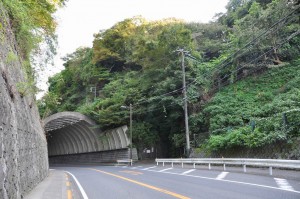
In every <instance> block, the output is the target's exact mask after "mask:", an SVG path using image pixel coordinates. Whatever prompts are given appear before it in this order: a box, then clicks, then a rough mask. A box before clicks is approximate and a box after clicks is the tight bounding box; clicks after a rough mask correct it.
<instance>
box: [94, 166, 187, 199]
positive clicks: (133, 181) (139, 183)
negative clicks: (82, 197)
mask: <svg viewBox="0 0 300 199" xmlns="http://www.w3.org/2000/svg"><path fill="white" fill-rule="evenodd" d="M90 170H94V171H97V172H100V173H103V174H107V175H110V176H114V177H116V178H120V179H122V180H126V181H128V182H132V183H134V184H137V185H140V186H143V187H147V188H149V189H153V190H155V191H158V192H162V193H165V194H168V195H171V196H173V197H175V198H180V199H190V198H189V197H186V196H183V195H180V194H178V193H174V192H171V191H168V190H165V189H161V188H158V187H155V186H152V185H149V184H145V183H142V182H139V181H136V180H132V179H130V178H125V177H123V176H119V175H116V174H113V173H109V172H105V171H101V170H98V169H92V168H91V169H90Z"/></svg>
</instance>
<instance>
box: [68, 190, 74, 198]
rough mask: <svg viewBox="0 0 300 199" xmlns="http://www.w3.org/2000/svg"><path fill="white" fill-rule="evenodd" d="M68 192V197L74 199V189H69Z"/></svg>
mask: <svg viewBox="0 0 300 199" xmlns="http://www.w3.org/2000/svg"><path fill="white" fill-rule="evenodd" d="M67 193H68V199H72V198H73V196H72V191H71V190H67Z"/></svg>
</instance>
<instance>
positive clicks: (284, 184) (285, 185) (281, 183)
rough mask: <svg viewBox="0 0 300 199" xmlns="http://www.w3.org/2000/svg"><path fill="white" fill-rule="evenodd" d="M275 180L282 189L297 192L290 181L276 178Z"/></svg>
mask: <svg viewBox="0 0 300 199" xmlns="http://www.w3.org/2000/svg"><path fill="white" fill-rule="evenodd" d="M274 180H275V181H276V184H277V185H278V186H279V187H280V188H281V189H285V190H291V191H295V190H294V188H293V187H292V186H291V185H290V184H289V183H288V181H287V180H286V179H282V178H274Z"/></svg>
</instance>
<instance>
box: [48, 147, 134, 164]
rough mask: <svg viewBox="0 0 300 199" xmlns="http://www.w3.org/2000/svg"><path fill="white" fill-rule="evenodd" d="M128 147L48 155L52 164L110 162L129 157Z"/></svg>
mask: <svg viewBox="0 0 300 199" xmlns="http://www.w3.org/2000/svg"><path fill="white" fill-rule="evenodd" d="M132 156H133V159H134V160H137V152H136V149H133V150H132ZM129 158H130V149H128V148H126V149H118V150H112V151H100V152H90V153H78V154H70V155H57V156H50V157H49V162H50V164H51V165H54V164H71V163H111V162H116V160H121V159H129Z"/></svg>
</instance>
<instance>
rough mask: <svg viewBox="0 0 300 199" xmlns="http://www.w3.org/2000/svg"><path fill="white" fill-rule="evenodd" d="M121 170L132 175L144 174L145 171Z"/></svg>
mask: <svg viewBox="0 0 300 199" xmlns="http://www.w3.org/2000/svg"><path fill="white" fill-rule="evenodd" d="M119 172H122V173H129V174H132V175H142V174H143V173H142V172H138V171H127V170H125V171H119Z"/></svg>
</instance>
